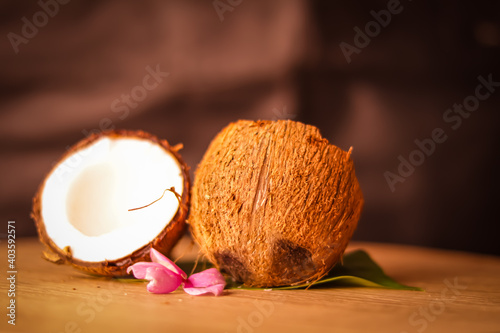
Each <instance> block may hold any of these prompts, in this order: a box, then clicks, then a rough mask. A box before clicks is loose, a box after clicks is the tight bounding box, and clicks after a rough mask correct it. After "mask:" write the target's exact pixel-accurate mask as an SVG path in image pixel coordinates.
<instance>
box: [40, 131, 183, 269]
mask: <svg viewBox="0 0 500 333" xmlns="http://www.w3.org/2000/svg"><path fill="white" fill-rule="evenodd" d="M102 137H109V138H117V139H119V138H138V139H145V140H149V141H151V142H153V143H155V144H157V145H159V146H160V147H161V148H163V149H165V150H166V151H167V152H170V153H171V154H172V155H173V156H174V157H175V159H176V160H177V162H178V164H179V166H180V168H181V170H182V176H183V177H184V190H183V192H182V195H181V198H180V205H179V209H178V210H177V212H176V214H175V216H174V217H173V218H172V220H171V221H170V222H169V223H168V224H167V225H166V226H165V228H164V229H163V230H162V231H161V232H160V234H158V235H157V236H156V237H155V238H154V240H153V241H151V242H150V243H148V244H145V245H144V246H142V247H141V248H139V249H135V250H134V251H133V252H131V253H130V254H129V255H127V256H125V257H123V258H119V259H116V260H107V261H102V262H87V261H82V260H79V259H76V258H73V256H72V254H71V248H68V247H66V248H64V249H61V248H59V247H58V246H57V245H56V244H55V243H54V242H53V241H52V240H51V239H50V237H49V236H48V234H47V231H46V229H45V221H44V220H43V217H42V212H41V208H42V202H41V200H42V192H43V189H44V186H45V182H46V179H47V178H48V176H49V175H50V174H51V173H52V172H53V170H55V168H57V166H58V165H59V164H60V163H63V162H64V161H65V160H66V159H67V158H69V157H70V156H71V155H73V154H74V153H76V152H78V151H79V150H81V149H84V148H86V147H88V146H90V145H92V144H93V143H95V142H96V141H97V140H99V139H101V138H102ZM181 148H182V145H176V146H173V147H172V146H170V144H169V143H168V142H167V140H160V139H158V138H157V137H156V136H154V135H152V134H149V133H146V132H143V131H130V130H114V131H107V132H101V133H97V134H92V135H90V136H89V137H87V138H85V139H83V140H81V141H79V142H78V143H76V144H75V145H74V146H72V147H71V148H70V149H68V151H67V152H66V153H65V154H64V155H63V156H62V157H61V159H60V160H59V162H58V163H57V164H56V165H55V166H54V168H53V169H52V171H50V172H49V174H48V175H47V176H46V177H45V179H44V181H43V182H42V184H41V185H40V187H39V189H38V191H37V193H36V195H35V197H34V198H33V210H32V213H31V217H32V218H33V220H34V221H35V224H36V227H37V231H38V236H39V238H40V241H41V242H42V243H43V244H44V245H45V246H46V250H45V251H44V254H43V256H44V257H45V258H46V259H47V260H49V261H52V262H55V263H67V264H70V265H72V266H74V267H76V268H78V269H80V270H83V271H86V272H88V273H92V274H97V275H104V276H125V275H128V274H127V272H126V271H127V267H129V266H130V265H132V264H134V263H136V262H139V261H150V257H149V252H150V249H151V248H152V247H153V248H155V249H156V250H158V251H160V252H162V253H164V254H168V252H169V251H170V250H171V249H172V248H173V247H174V245H175V244H176V243H177V241H178V240H179V239H180V237H181V236H182V235H183V234H184V231H185V226H186V224H185V220H186V217H187V213H188V208H189V200H190V196H189V192H190V191H189V189H190V179H189V168H188V166H187V165H186V163H185V162H184V161H183V159H182V157H181V156H180V154H179V152H178V151H179V150H180V149H181Z"/></svg>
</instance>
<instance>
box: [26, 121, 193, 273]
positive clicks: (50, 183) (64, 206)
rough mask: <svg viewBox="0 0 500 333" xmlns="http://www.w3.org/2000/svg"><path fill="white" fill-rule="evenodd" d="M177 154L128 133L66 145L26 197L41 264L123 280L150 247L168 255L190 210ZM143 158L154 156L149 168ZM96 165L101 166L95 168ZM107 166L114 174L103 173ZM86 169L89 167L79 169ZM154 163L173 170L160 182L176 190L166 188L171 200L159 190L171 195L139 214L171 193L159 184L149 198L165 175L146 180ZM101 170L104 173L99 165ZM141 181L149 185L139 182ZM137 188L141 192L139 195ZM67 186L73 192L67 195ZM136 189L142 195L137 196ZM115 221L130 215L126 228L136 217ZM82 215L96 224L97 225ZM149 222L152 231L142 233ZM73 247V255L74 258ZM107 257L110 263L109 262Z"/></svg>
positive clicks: (155, 140)
mask: <svg viewBox="0 0 500 333" xmlns="http://www.w3.org/2000/svg"><path fill="white" fill-rule="evenodd" d="M103 142H104V143H103ZM120 145H122V146H120ZM126 145H129V146H126ZM103 147H104V148H103ZM120 147H121V148H120ZM128 148H130V149H128ZM181 148H182V145H177V146H174V147H172V146H170V145H169V143H168V142H167V141H166V140H160V139H158V138H157V137H156V136H154V135H151V134H149V133H146V132H143V131H128V130H116V131H108V132H103V133H98V134H93V135H91V136H89V137H88V138H85V139H83V140H81V141H80V142H78V143H77V144H75V145H74V146H72V147H71V148H70V149H69V150H68V151H67V152H66V154H64V156H62V158H61V159H60V160H59V162H58V163H57V164H56V165H55V166H54V167H53V169H52V170H51V171H50V172H49V173H48V175H47V176H46V177H45V179H44V180H43V182H42V183H41V185H40V187H39V189H38V192H37V193H36V195H35V197H34V198H33V211H32V214H31V216H32V218H33V219H34V221H35V224H36V227H37V230H38V234H39V238H40V240H41V242H42V243H43V244H45V245H46V250H45V251H44V253H43V254H44V257H45V259H48V260H50V261H52V262H55V263H67V264H71V265H73V266H74V267H76V268H78V269H81V270H83V271H86V272H89V273H93V274H98V275H104V276H123V275H127V273H126V269H127V267H128V266H130V265H131V264H134V263H136V262H139V261H149V260H150V258H149V251H150V249H151V248H152V247H153V248H155V249H156V250H158V251H160V252H162V253H164V254H167V253H168V252H169V251H170V250H171V248H172V247H173V246H174V245H175V244H176V242H177V241H178V240H179V238H180V237H181V236H182V235H183V232H184V230H185V219H186V216H187V212H188V206H189V192H190V181H189V171H188V170H189V169H188V167H187V165H186V164H185V163H184V161H183V160H182V158H181V156H180V155H179V153H178V150H179V149H181ZM134 152H135V154H134ZM108 155H109V156H110V157H108ZM137 155H140V157H139V156H137ZM149 155H151V156H153V157H152V158H151V161H150V160H149V159H148V158H147V157H148V156H149ZM141 158H142V161H141ZM100 159H101V160H103V161H105V162H102V163H100V164H99V163H97V162H96V161H100ZM107 159H111V160H112V161H108V160H107ZM113 159H114V163H115V164H114V166H115V167H114V169H113V168H112V167H111V166H110V165H111V164H110V163H111V162H113ZM89 161H90V162H89ZM87 163H88V164H89V166H86V164H87ZM134 163H135V164H137V166H138V167H137V168H136V169H131V168H130V165H134ZM140 163H143V164H144V165H141V164H140ZM154 163H159V164H158V165H160V166H163V164H162V163H167V164H168V165H171V166H172V168H173V169H172V170H174V171H175V174H170V175H168V176H165V177H166V178H167V180H168V178H169V177H170V179H174V180H175V183H176V184H177V188H175V189H171V192H173V193H174V194H175V196H174V195H173V194H172V193H170V192H166V191H165V192H164V196H165V197H168V196H169V195H170V196H171V197H170V198H168V199H165V198H163V199H161V200H160V201H158V203H154V205H151V206H149V205H146V206H145V207H144V208H142V207H138V205H143V204H148V203H151V202H152V201H153V200H152V199H153V198H158V197H159V195H160V194H162V191H163V190H164V189H165V190H167V189H168V188H169V187H168V186H170V185H168V184H166V183H168V181H165V182H160V183H161V185H159V184H156V187H157V188H156V189H155V192H154V193H149V192H151V191H148V188H152V186H155V184H151V183H155V182H156V181H157V180H158V181H160V180H161V179H163V178H165V177H163V175H162V173H168V171H167V170H163V169H162V168H161V167H160V168H159V169H158V170H157V173H158V174H157V175H149V174H148V172H150V171H151V169H148V167H150V166H151V164H154ZM101 164H102V165H104V166H99V165H101ZM127 167H128V168H129V174H126V175H127V177H125V178H124V177H122V178H121V179H119V180H118V182H112V181H111V179H112V178H113V177H115V178H116V175H117V174H119V173H120V172H122V170H124V169H127ZM148 176H149V177H150V178H149V179H148V178H147V177H148ZM79 177H80V178H79ZM82 177H83V178H82ZM141 177H142V178H141ZM94 178H95V180H94ZM145 179H147V180H149V181H144V180H145ZM134 181H135V183H134V184H133V186H132V185H130V183H129V182H134ZM148 183H149V184H148ZM163 183H165V185H163ZM142 185H144V186H146V187H144V188H143V187H141V186H142ZM71 186H72V187H73V190H71V189H69V190H68V189H67V188H66V187H68V188H70V187H71ZM114 186H121V187H120V189H119V190H116V188H115V189H114V191H113V189H110V187H114ZM161 186H166V187H161ZM138 188H139V189H142V190H143V191H142V192H140V193H137V189H138ZM158 191H159V192H158ZM72 193H73V194H72ZM109 193H114V194H115V196H114V197H113V198H110V196H109V195H108V194H109ZM116 194H118V195H122V196H123V197H126V196H127V195H128V196H129V197H130V196H131V195H134V196H135V197H133V198H132V199H131V201H132V202H133V203H128V202H126V203H122V202H120V200H122V197H120V200H117V199H116ZM54 196H57V198H55V197H54ZM145 196H147V198H144V197H145ZM71 197H72V198H73V199H72V198H71ZM165 200H170V201H169V203H168V204H169V205H170V206H168V209H169V212H168V213H169V214H170V215H169V216H170V217H168V218H167V217H165V216H162V214H157V213H156V211H154V212H153V214H152V211H151V209H153V208H154V209H157V210H159V211H160V212H161V209H163V208H162V207H163V206H161V207H160V206H159V205H161V203H160V202H161V201H165ZM51 201H55V202H51ZM103 201H104V203H103ZM139 201H140V202H139ZM172 201H173V202H172ZM110 203H112V204H114V205H115V206H119V210H118V211H117V210H116V209H114V207H111V204H110ZM108 205H109V206H108ZM164 205H166V204H165V203H164ZM54 207H55V208H54ZM58 207H59V208H58ZM165 207H167V206H165ZM127 208H132V209H128V210H127ZM134 208H136V209H138V210H136V209H134ZM57 210H60V211H57ZM148 210H149V211H148ZM89 214H90V215H89ZM119 214H121V215H120V216H122V217H123V216H126V217H127V218H128V217H129V216H130V218H131V220H132V222H134V221H133V219H134V218H135V220H136V221H135V222H134V223H135V225H134V224H132V225H127V224H125V225H123V224H120V223H121V222H122V221H120V218H119V217H118V218H117V216H118V215H119ZM126 214H128V215H126ZM133 214H146V215H147V214H149V216H150V217H151V216H152V218H151V219H142V218H141V215H135V217H134V216H133ZM88 216H93V217H95V218H96V219H100V221H99V223H97V222H96V221H95V220H93V219H91V218H88ZM108 218H109V219H108ZM153 220H154V221H153ZM153 222H154V224H155V225H154V226H153V227H148V225H151V224H152V223H153ZM127 228H128V229H127ZM144 230H148V233H149V234H145V235H143V236H144V237H145V238H144V239H143V240H142V242H141V241H138V242H134V240H138V239H139V237H140V234H141V232H143V233H144V232H145V231H144ZM113 235H114V237H113ZM127 239H128V240H127ZM131 240H132V241H131ZM77 247H78V249H79V250H78V252H76V251H75V249H76V248H77ZM117 248H120V249H121V253H123V255H120V252H117V251H116V249H117ZM102 252H105V253H102ZM117 253H118V254H117ZM108 255H109V256H111V259H108V257H107V256H108ZM101 257H102V258H101Z"/></svg>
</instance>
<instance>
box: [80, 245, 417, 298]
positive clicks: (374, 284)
mask: <svg viewBox="0 0 500 333" xmlns="http://www.w3.org/2000/svg"><path fill="white" fill-rule="evenodd" d="M176 265H177V266H179V268H181V269H182V270H183V271H184V272H186V273H187V274H188V275H191V274H194V273H198V272H201V271H203V270H205V269H208V268H212V267H214V266H213V265H212V264H211V263H210V262H208V261H204V260H203V261H202V260H200V261H198V262H196V261H179V262H176ZM81 277H84V278H85V277H86V278H89V279H101V280H108V281H109V280H114V281H119V282H125V283H137V282H146V281H147V280H141V279H135V278H134V277H117V278H106V277H102V276H98V275H93V274H86V275H82V276H81ZM226 282H227V286H226V289H247V290H269V289H274V290H289V289H305V288H341V287H369V288H385V289H396V290H414V291H422V290H423V289H421V288H419V287H412V286H407V285H404V284H401V283H398V282H397V281H395V280H394V279H392V278H391V277H389V276H388V275H386V274H385V272H384V271H383V270H382V268H381V267H380V266H379V265H378V264H377V263H376V262H375V261H374V260H373V259H372V258H371V257H370V256H369V255H368V253H366V252H365V251H363V250H356V251H353V252H350V253H347V254H345V255H344V256H343V259H342V263H338V264H337V265H335V266H334V267H333V268H332V269H331V270H330V272H329V273H328V274H327V275H326V276H324V277H323V278H321V279H320V280H318V281H313V282H312V283H303V284H298V285H292V286H285V287H269V288H253V287H246V286H244V285H243V284H242V283H239V282H235V281H234V280H233V279H232V278H231V277H229V276H226Z"/></svg>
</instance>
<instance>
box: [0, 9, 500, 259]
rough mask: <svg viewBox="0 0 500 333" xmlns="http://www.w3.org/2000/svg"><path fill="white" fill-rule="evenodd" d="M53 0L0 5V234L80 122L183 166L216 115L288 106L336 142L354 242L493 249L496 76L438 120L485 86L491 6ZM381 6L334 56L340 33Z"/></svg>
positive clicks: (496, 33)
mask: <svg viewBox="0 0 500 333" xmlns="http://www.w3.org/2000/svg"><path fill="white" fill-rule="evenodd" d="M63 2H67V1H62V0H60V2H56V1H55V0H42V1H40V2H36V1H24V2H17V1H2V2H0V16H1V22H2V23H1V27H0V35H1V36H2V38H1V42H0V45H1V48H0V78H1V82H0V149H1V155H0V181H1V192H0V204H1V208H0V220H1V221H2V223H1V224H2V225H4V226H5V228H4V230H0V233H5V230H6V222H7V220H9V219H14V220H16V221H17V224H16V227H17V235H18V236H28V235H35V234H36V231H35V228H34V225H33V222H32V221H31V220H30V218H29V212H30V209H31V198H32V196H33V194H34V193H35V191H36V188H37V186H38V184H39V183H40V182H41V181H42V179H43V177H44V175H45V174H46V173H47V172H48V171H49V170H50V169H51V167H52V165H53V163H54V162H55V161H56V160H57V159H58V158H59V157H60V156H61V155H62V154H63V153H64V151H65V149H66V147H67V146H69V145H71V144H73V143H75V142H77V141H78V140H80V139H82V138H83V137H85V135H86V134H87V133H89V132H91V131H95V130H99V129H100V128H102V129H107V128H129V129H143V130H145V131H149V132H151V133H153V134H155V135H158V136H160V137H162V138H166V139H167V140H169V142H170V143H172V144H175V143H178V142H182V143H184V146H185V148H184V150H183V151H182V154H183V156H184V157H185V160H186V161H187V163H188V164H189V165H191V167H192V168H193V169H195V167H196V165H197V163H198V162H199V160H200V159H201V157H202V155H203V152H204V150H205V149H206V147H207V146H208V144H209V142H210V140H211V138H212V137H213V136H214V135H215V134H216V133H217V132H218V131H219V130H220V129H221V128H222V127H224V126H225V125H226V124H227V123H229V122H231V121H235V120H237V119H240V118H247V119H285V118H291V119H294V120H299V121H303V122H305V123H310V124H313V125H316V126H318V127H319V128H320V130H321V132H322V133H323V135H324V136H325V137H327V138H328V139H329V140H330V141H331V142H332V143H334V144H336V145H338V146H340V147H341V148H343V149H348V148H349V147H350V146H353V147H354V155H353V156H354V160H355V166H356V172H357V175H358V177H359V180H360V183H361V187H362V189H363V191H364V194H365V200H366V205H365V210H364V213H363V216H362V218H361V221H360V223H359V227H358V230H357V231H356V233H355V236H354V237H355V239H357V240H368V241H382V242H396V243H408V244H418V245H425V246H433V247H442V248H453V249H460V250H468V251H476V252H485V253H494V254H500V245H499V241H498V234H499V227H498V222H499V219H498V213H497V211H498V210H497V207H496V205H497V204H498V203H497V202H498V199H499V195H498V186H499V176H498V173H497V169H498V166H499V163H498V158H497V153H498V152H499V146H500V143H499V138H500V136H499V135H498V122H499V121H500V114H499V111H500V110H499V106H500V88H497V89H498V91H495V92H493V93H491V96H490V97H489V98H487V99H486V100H484V101H481V102H480V104H479V107H478V109H477V110H476V111H474V112H471V113H470V116H469V117H468V118H466V119H463V121H462V123H461V125H460V127H459V128H457V129H456V130H454V129H452V127H451V125H452V124H453V123H451V124H450V123H447V122H445V121H444V119H443V115H444V114H445V112H446V110H447V109H449V108H451V107H453V105H454V104H455V103H457V104H460V103H463V101H464V99H465V98H466V97H468V96H470V95H473V94H474V92H475V88H476V86H477V85H478V84H479V81H478V76H480V75H481V76H483V77H484V78H487V77H488V75H491V76H492V80H493V81H495V82H499V81H500V63H499V60H500V2H498V1H474V2H473V1H469V2H465V1H463V2H456V1H446V0H441V1H430V0H426V1H424V0H418V1H409V0H406V1H401V2H400V4H399V5H398V6H395V5H396V2H395V1H394V0H392V1H305V0H281V1H265V0H220V1H201V0H200V1H195V0H189V1H186V0H179V1H159V0H158V1H154V0H147V1H100V2H85V1H76V0H73V1H69V2H67V3H65V4H63ZM388 6H389V7H390V8H392V9H394V11H395V12H396V11H397V13H394V14H391V19H390V22H388V23H387V24H384V25H386V26H385V27H384V26H382V25H381V24H380V23H377V24H378V27H379V29H378V31H377V29H376V28H377V25H376V24H375V25H373V24H372V25H371V29H372V30H371V32H369V33H370V34H371V35H372V37H370V36H368V37H369V39H370V41H369V43H368V42H367V41H366V40H365V43H366V44H368V45H366V46H365V47H358V52H357V53H353V54H351V57H350V62H348V61H347V59H346V57H345V56H344V54H343V53H342V50H341V47H340V44H341V43H343V42H344V43H348V44H350V45H352V46H355V45H356V44H355V35H356V34H357V32H356V31H355V30H354V29H355V28H356V27H358V28H359V29H361V31H365V27H366V24H367V23H369V22H370V21H374V22H376V21H375V19H374V15H373V13H371V11H375V13H379V14H380V13H381V12H380V11H382V10H388ZM391 6H394V7H391ZM382 13H383V12H382ZM389 13H390V12H389ZM379 14H377V15H379ZM380 15H382V14H380ZM382 16H383V15H382ZM386 19H387V17H386ZM386 22H387V20H386ZM30 25H31V26H30ZM358 42H359V41H358ZM358 44H359V43H358ZM359 45H360V44H359ZM155 71H156V72H157V76H156V80H154V79H152V78H154V77H153V76H151V74H150V73H151V72H155ZM166 73H168V75H167V74H166ZM148 75H150V77H149V78H147V79H146V85H145V83H144V82H143V81H144V80H145V78H146V77H147V76H148ZM155 83H156V84H155ZM146 88H147V89H146ZM127 95H129V97H127ZM130 96H131V97H130ZM435 128H442V129H443V130H444V132H445V134H446V135H447V137H448V139H447V140H446V141H445V142H444V143H441V144H437V145H436V148H435V152H434V153H433V154H432V155H431V156H429V157H426V159H425V161H424V162H423V164H422V165H421V166H418V167H416V168H415V171H414V172H413V173H412V174H411V175H410V176H408V177H407V178H406V180H405V181H404V182H402V183H397V184H395V186H394V191H391V188H390V186H389V185H388V183H387V182H386V179H385V177H384V173H385V172H386V171H390V172H393V173H397V169H398V165H399V163H400V162H399V160H398V157H399V156H400V155H401V156H403V157H404V158H408V157H409V155H410V153H411V152H412V151H414V150H415V149H416V148H417V146H416V145H415V143H414V140H416V139H418V140H423V139H425V138H429V137H430V136H431V132H432V131H433V130H434V129H435Z"/></svg>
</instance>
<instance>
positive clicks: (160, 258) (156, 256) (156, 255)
mask: <svg viewBox="0 0 500 333" xmlns="http://www.w3.org/2000/svg"><path fill="white" fill-rule="evenodd" d="M149 256H150V257H151V260H152V261H153V262H156V263H159V264H162V265H163V266H165V267H166V268H168V269H169V270H171V271H172V272H174V273H177V274H179V275H180V276H182V277H183V278H184V279H185V278H187V274H186V273H184V271H183V270H182V269H180V268H179V267H178V266H177V265H176V264H175V263H174V262H173V261H172V260H170V259H168V258H167V257H165V256H164V255H163V254H161V253H160V252H158V251H156V250H155V249H153V248H151V251H150V252H149Z"/></svg>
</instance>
